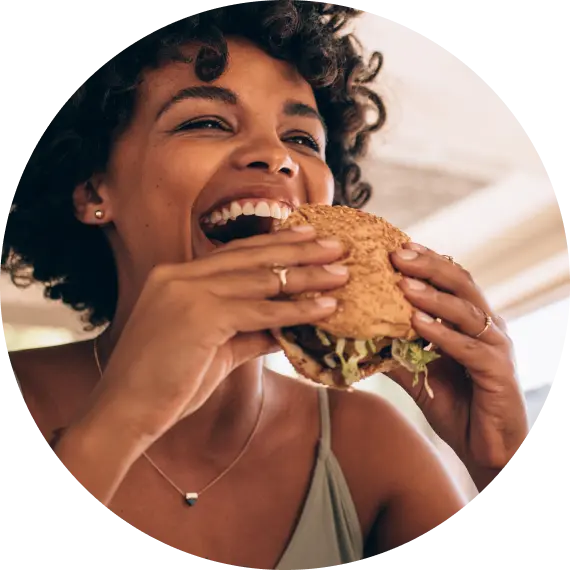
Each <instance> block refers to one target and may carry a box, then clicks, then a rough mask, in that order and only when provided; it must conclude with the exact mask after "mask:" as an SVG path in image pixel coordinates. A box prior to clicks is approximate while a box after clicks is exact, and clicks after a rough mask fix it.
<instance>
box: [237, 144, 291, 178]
mask: <svg viewBox="0 0 570 570" xmlns="http://www.w3.org/2000/svg"><path fill="white" fill-rule="evenodd" d="M233 163H234V166H235V167H236V168H238V169H239V170H245V169H248V168H256V169H259V170H263V171H264V172H267V173H268V174H283V175H285V176H286V177H287V178H294V177H295V176H296V175H297V173H298V172H299V165H298V164H297V163H296V162H295V161H294V160H293V158H292V157H291V154H290V152H289V150H288V149H287V147H286V146H285V145H284V144H283V143H282V142H281V141H280V140H272V139H269V138H258V139H256V140H251V141H248V142H247V143H246V144H244V145H242V146H241V147H240V148H239V149H237V150H236V151H235V152H234V156H233Z"/></svg>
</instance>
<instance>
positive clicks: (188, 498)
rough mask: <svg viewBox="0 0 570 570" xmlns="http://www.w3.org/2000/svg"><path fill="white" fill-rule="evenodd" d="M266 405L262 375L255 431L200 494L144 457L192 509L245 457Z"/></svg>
mask: <svg viewBox="0 0 570 570" xmlns="http://www.w3.org/2000/svg"><path fill="white" fill-rule="evenodd" d="M98 340H99V339H98V338H97V337H96V338H94V339H93V356H94V358H95V364H97V370H98V371H99V376H100V377H102V376H103V369H102V367H101V361H100V360H99V351H98V349H97V343H98ZM264 404H265V383H264V382H263V375H262V376H261V403H260V405H259V412H258V414H257V418H256V420H255V425H254V426H253V429H252V430H251V433H250V434H249V437H248V438H247V440H246V441H245V444H244V446H243V447H242V449H241V451H240V452H239V453H238V454H237V456H236V457H235V459H234V460H233V461H232V462H231V463H230V464H229V465H228V466H227V467H226V468H225V469H224V470H223V471H222V472H221V473H220V474H219V475H217V476H216V477H214V479H212V480H211V481H210V482H209V483H208V484H207V485H206V486H205V487H203V488H202V489H201V490H200V491H198V492H192V493H187V492H184V491H183V490H182V489H181V488H180V487H179V486H178V485H177V484H176V483H175V482H174V481H173V480H172V479H170V477H168V475H166V473H165V472H164V471H163V470H162V469H161V468H160V467H159V466H158V465H157V464H156V463H155V462H154V461H153V460H152V459H151V458H150V457H149V456H148V454H147V453H146V452H143V455H144V457H145V458H146V460H147V461H148V462H149V463H150V464H151V465H152V466H153V467H154V468H155V469H156V471H157V472H158V473H159V474H160V475H161V476H162V477H163V479H164V480H165V481H166V482H167V483H169V484H170V486H171V487H173V488H174V489H176V491H178V493H180V495H182V497H183V499H184V503H185V504H186V505H188V506H190V507H192V506H194V505H195V504H196V502H197V501H198V497H200V496H201V495H203V494H204V493H205V492H206V491H207V490H208V489H210V488H211V487H213V486H214V485H215V484H216V483H217V482H218V481H219V480H220V479H221V478H222V477H224V476H225V475H227V474H228V473H229V472H230V471H231V470H232V469H233V468H234V467H235V465H236V464H237V462H238V461H239V460H240V459H241V458H242V457H243V456H244V454H245V452H246V451H247V450H248V448H249V445H250V443H251V442H252V440H253V438H254V436H255V434H256V433H257V430H258V428H259V425H260V423H261V415H262V412H263V408H264Z"/></svg>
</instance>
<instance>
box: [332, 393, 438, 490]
mask: <svg viewBox="0 0 570 570" xmlns="http://www.w3.org/2000/svg"><path fill="white" fill-rule="evenodd" d="M329 401H330V410H331V422H332V437H333V446H334V448H335V453H336V454H337V455H338V457H339V461H341V463H342V465H343V468H344V467H345V466H346V469H347V470H350V469H351V466H352V465H358V466H359V469H360V471H361V474H360V484H361V485H364V486H366V487H367V488H370V489H376V492H377V493H378V494H379V499H383V498H387V494H388V493H389V490H390V489H391V488H392V487H393V485H394V484H395V482H396V481H397V480H398V479H399V478H400V477H401V471H402V470H404V469H406V466H407V464H408V463H409V462H410V461H411V458H412V457H413V455H414V452H418V451H419V452H420V454H423V453H425V452H426V450H427V452H432V451H433V454H435V453H436V452H435V450H433V449H432V446H431V444H430V443H429V441H428V439H427V437H426V436H425V435H424V434H423V433H422V432H421V431H420V430H419V429H418V428H417V427H416V426H415V425H414V424H412V423H411V422H410V421H409V420H408V419H407V417H406V416H405V415H404V414H403V413H402V412H401V411H400V410H398V409H397V408H396V406H394V405H393V404H392V403H390V402H389V401H387V400H386V399H385V398H383V397H382V396H379V395H377V394H373V393H371V392H367V391H364V390H352V391H344V390H343V391H340V390H330V392H329Z"/></svg>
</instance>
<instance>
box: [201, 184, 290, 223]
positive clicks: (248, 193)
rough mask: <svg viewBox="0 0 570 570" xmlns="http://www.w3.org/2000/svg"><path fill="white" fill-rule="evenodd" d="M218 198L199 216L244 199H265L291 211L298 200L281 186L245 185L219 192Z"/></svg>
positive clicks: (287, 189)
mask: <svg viewBox="0 0 570 570" xmlns="http://www.w3.org/2000/svg"><path fill="white" fill-rule="evenodd" d="M219 194H220V197H219V198H218V199H217V200H215V201H214V202H213V203H211V204H210V205H209V206H207V207H206V208H205V209H204V210H203V211H202V212H200V216H206V215H208V214H210V213H212V212H213V211H215V210H218V209H220V207H221V206H222V205H224V204H228V203H230V202H233V201H234V200H242V199H246V198H257V199H266V200H268V201H271V202H281V203H283V204H286V205H287V206H289V207H290V208H291V209H292V210H294V209H295V208H297V207H298V206H299V203H300V202H299V199H298V198H297V197H296V196H295V194H294V193H293V191H292V189H291V188H287V187H286V186H284V185H282V184H275V183H271V184H247V185H242V186H239V187H232V188H231V189H230V190H228V191H227V192H220V193H219Z"/></svg>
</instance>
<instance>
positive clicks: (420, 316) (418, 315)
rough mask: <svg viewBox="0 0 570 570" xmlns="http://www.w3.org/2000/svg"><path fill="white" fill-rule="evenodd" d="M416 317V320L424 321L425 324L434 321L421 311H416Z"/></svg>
mask: <svg viewBox="0 0 570 570" xmlns="http://www.w3.org/2000/svg"><path fill="white" fill-rule="evenodd" d="M416 318H417V319H418V321H420V322H422V323H425V324H426V325H431V323H433V322H435V320H434V319H432V318H431V317H430V316H429V315H428V314H426V313H423V312H422V311H416Z"/></svg>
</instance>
